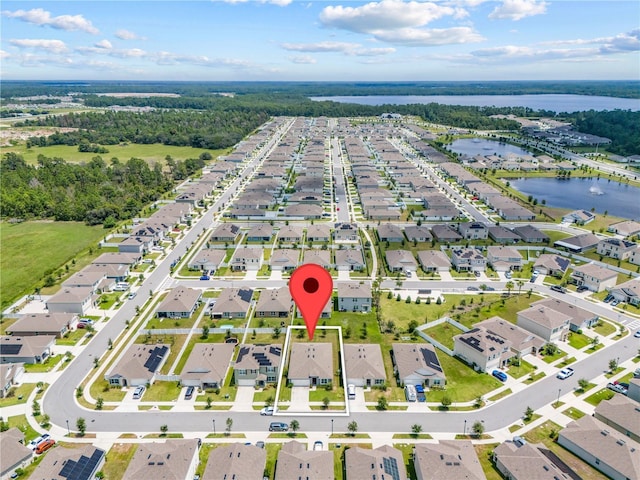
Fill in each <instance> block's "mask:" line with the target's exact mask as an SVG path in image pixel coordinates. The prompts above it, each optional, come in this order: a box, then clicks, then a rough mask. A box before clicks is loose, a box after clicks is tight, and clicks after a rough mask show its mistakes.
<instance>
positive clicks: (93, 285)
mask: <svg viewBox="0 0 640 480" xmlns="http://www.w3.org/2000/svg"><path fill="white" fill-rule="evenodd" d="M85 270H86V267H85V268H83V269H82V270H80V271H79V272H76V273H74V274H73V275H71V276H70V277H69V278H68V279H66V280H65V281H64V282H62V287H63V288H89V289H91V292H92V293H99V290H100V289H99V285H100V282H102V281H103V280H105V279H106V278H107V276H106V275H105V274H104V273H102V272H88V271H85Z"/></svg>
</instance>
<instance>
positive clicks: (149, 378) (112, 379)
mask: <svg viewBox="0 0 640 480" xmlns="http://www.w3.org/2000/svg"><path fill="white" fill-rule="evenodd" d="M169 348H170V347H169V345H164V344H161V343H158V344H153V345H146V344H141V343H134V344H133V345H131V346H130V347H129V348H127V349H126V350H125V351H124V353H123V354H122V355H120V357H119V358H118V360H117V362H116V363H115V365H113V366H112V367H111V369H110V370H109V372H108V373H106V374H105V376H104V379H105V380H106V381H107V382H109V385H110V386H112V387H113V386H118V387H138V386H145V385H150V384H152V383H153V382H154V380H155V378H156V374H157V373H158V372H159V371H160V369H161V368H162V365H163V364H164V362H165V361H166V359H167V357H168V356H169Z"/></svg>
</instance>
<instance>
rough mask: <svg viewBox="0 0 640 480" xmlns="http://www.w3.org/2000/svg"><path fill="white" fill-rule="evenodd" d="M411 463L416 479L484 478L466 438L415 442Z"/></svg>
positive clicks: (473, 450)
mask: <svg viewBox="0 0 640 480" xmlns="http://www.w3.org/2000/svg"><path fill="white" fill-rule="evenodd" d="M413 464H414V467H415V470H416V478H417V480H442V479H464V480H486V478H487V477H486V476H485V474H484V471H483V470H482V465H481V464H480V460H478V455H477V454H476V451H475V449H474V448H473V444H472V443H471V442H469V441H466V440H455V441H453V440H440V441H439V442H438V443H416V445H415V450H414V458H413Z"/></svg>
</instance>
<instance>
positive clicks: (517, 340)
mask: <svg viewBox="0 0 640 480" xmlns="http://www.w3.org/2000/svg"><path fill="white" fill-rule="evenodd" d="M476 327H482V328H484V329H485V330H486V331H487V333H488V334H490V335H497V336H498V337H502V338H504V339H505V340H507V341H508V342H509V343H511V347H510V348H511V351H512V352H514V353H515V354H516V355H517V356H518V357H520V358H522V357H524V356H526V355H529V354H533V355H535V354H536V353H537V352H538V350H540V348H541V347H542V346H543V345H544V343H545V342H544V340H543V339H542V338H540V337H538V336H537V335H535V334H533V333H531V332H529V331H527V330H525V329H524V328H520V327H518V326H517V325H514V324H513V323H511V322H508V321H506V320H505V319H503V318H500V317H491V318H488V319H487V320H484V321H482V322H480V323H477V324H476Z"/></svg>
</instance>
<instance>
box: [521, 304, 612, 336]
mask: <svg viewBox="0 0 640 480" xmlns="http://www.w3.org/2000/svg"><path fill="white" fill-rule="evenodd" d="M538 305H544V306H545V307H549V308H551V309H553V310H555V311H557V312H560V313H563V314H564V315H568V316H569V317H571V318H570V319H569V329H570V330H571V331H572V332H577V331H578V330H581V329H583V328H590V327H593V326H594V325H595V324H596V323H598V319H599V316H598V314H596V313H593V312H590V311H589V310H586V309H584V308H580V307H578V306H576V305H572V304H571V303H569V302H565V301H564V300H560V299H558V298H554V297H549V298H544V299H542V300H538V301H537V302H533V303H532V304H531V306H532V307H535V306H538Z"/></svg>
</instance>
